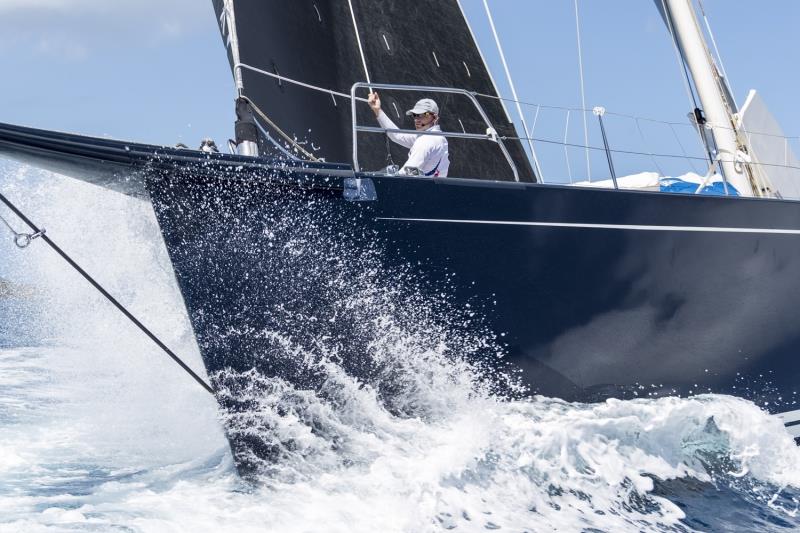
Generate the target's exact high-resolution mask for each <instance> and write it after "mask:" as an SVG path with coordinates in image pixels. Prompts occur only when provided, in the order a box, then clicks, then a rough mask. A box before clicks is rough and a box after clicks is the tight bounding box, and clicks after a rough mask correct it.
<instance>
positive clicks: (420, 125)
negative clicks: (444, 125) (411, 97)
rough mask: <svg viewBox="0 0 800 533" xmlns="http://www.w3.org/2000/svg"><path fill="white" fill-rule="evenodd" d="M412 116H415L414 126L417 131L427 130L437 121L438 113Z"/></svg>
mask: <svg viewBox="0 0 800 533" xmlns="http://www.w3.org/2000/svg"><path fill="white" fill-rule="evenodd" d="M412 116H413V117H414V127H415V128H416V129H417V131H419V130H427V129H428V128H430V127H431V126H432V125H433V123H434V121H436V115H434V114H433V113H430V112H427V113H421V114H419V115H416V114H415V115H412Z"/></svg>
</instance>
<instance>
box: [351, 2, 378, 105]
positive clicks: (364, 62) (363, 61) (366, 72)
mask: <svg viewBox="0 0 800 533" xmlns="http://www.w3.org/2000/svg"><path fill="white" fill-rule="evenodd" d="M347 3H348V5H349V6H350V16H351V17H352V18H353V29H354V30H355V31H356V42H357V43H358V53H359V54H361V64H362V65H363V66H364V75H365V76H366V77H367V83H372V80H371V79H370V77H369V70H368V69H367V58H366V56H364V47H363V46H361V34H360V33H359V31H358V23H357V22H356V12H355V11H354V10H353V0H347ZM370 91H372V89H370Z"/></svg>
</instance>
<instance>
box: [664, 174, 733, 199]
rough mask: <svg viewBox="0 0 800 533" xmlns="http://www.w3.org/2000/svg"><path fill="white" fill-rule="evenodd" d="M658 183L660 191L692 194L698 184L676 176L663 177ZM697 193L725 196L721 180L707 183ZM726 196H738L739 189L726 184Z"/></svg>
mask: <svg viewBox="0 0 800 533" xmlns="http://www.w3.org/2000/svg"><path fill="white" fill-rule="evenodd" d="M658 184H659V188H660V190H661V192H677V193H684V194H694V193H695V191H696V190H697V187H698V186H699V184H698V183H692V182H690V181H683V180H681V179H678V178H664V179H662V180H659V182H658ZM698 194H710V195H713V196H725V184H724V183H723V182H721V181H715V182H712V183H709V184H707V185H706V186H705V187H703V188H702V189H700V192H699V193H698ZM728 196H739V191H737V190H736V189H735V188H734V187H733V185H731V184H730V183H729V184H728Z"/></svg>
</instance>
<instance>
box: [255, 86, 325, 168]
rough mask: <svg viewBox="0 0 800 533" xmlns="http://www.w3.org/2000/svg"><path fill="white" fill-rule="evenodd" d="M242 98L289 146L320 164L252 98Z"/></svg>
mask: <svg viewBox="0 0 800 533" xmlns="http://www.w3.org/2000/svg"><path fill="white" fill-rule="evenodd" d="M240 98H241V99H242V100H244V101H245V102H247V103H248V104H250V107H252V108H253V110H254V111H255V112H256V114H257V115H258V116H259V117H261V119H262V120H263V121H264V122H266V123H267V124H269V125H270V127H272V128H273V129H274V130H275V131H276V132H278V135H280V136H281V137H283V138H284V139H285V140H286V142H288V143H289V144H291V145H292V146H294V147H295V148H296V149H297V150H298V151H299V152H300V153H302V154H303V155H305V156H306V157H307V158H309V159H310V160H311V161H314V162H319V159H317V158H316V157H314V155H313V154H311V153H310V152H309V151H308V150H306V149H305V148H303V147H302V146H300V143H298V142H297V140H295V139H293V138H292V137H290V136H289V135H288V134H287V133H286V132H284V131H283V130H282V129H280V128H279V127H278V125H277V124H275V122H273V121H272V120H271V119H270V118H269V117H268V116H267V114H266V113H264V112H263V111H261V109H260V108H259V107H258V106H257V105H256V103H255V102H253V101H252V100H251V99H250V98H248V97H247V96H244V95H242V96H241V97H240Z"/></svg>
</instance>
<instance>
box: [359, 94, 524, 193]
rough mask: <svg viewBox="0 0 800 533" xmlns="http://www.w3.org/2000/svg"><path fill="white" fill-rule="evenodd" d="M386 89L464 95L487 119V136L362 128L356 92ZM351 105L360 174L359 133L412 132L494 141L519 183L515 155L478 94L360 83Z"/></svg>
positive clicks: (415, 133) (485, 120) (372, 127)
mask: <svg viewBox="0 0 800 533" xmlns="http://www.w3.org/2000/svg"><path fill="white" fill-rule="evenodd" d="M364 88H366V89H370V90H372V89H385V90H397V91H421V92H427V93H448V94H460V95H463V96H466V97H467V98H468V99H469V100H470V101H471V102H472V104H473V105H474V106H475V109H477V110H478V113H479V114H480V116H481V118H482V119H483V121H484V123H485V124H486V128H487V129H486V134H485V135H481V134H479V133H458V132H450V131H417V130H404V129H388V128H379V127H375V126H359V125H358V117H357V114H356V103H357V100H359V99H357V98H356V91H357V90H358V89H364ZM350 102H351V105H352V124H353V169H354V170H355V171H356V172H360V171H361V167H360V166H359V164H358V132H360V131H361V132H366V133H411V134H414V135H435V136H439V137H453V138H458V139H477V140H482V141H492V142H495V143H497V145H498V146H499V147H500V151H501V152H503V156H504V157H505V158H506V162H508V165H509V166H510V167H511V171H512V172H513V173H514V179H515V180H516V181H519V172H518V170H517V165H516V164H514V160H513V159H512V158H511V154H509V153H508V150H507V149H506V145H505V144H504V143H503V140H502V139H501V138H500V137H498V136H497V131H496V130H495V129H494V126H492V122H491V121H490V120H489V116H488V115H487V114H486V112H485V111H484V110H483V107H481V104H480V103H479V102H478V100H477V98H475V95H474V94H473V93H471V92H469V91H467V90H464V89H455V88H451V87H432V86H426V85H398V84H392V83H366V82H357V83H354V84H353V86H352V87H351V89H350Z"/></svg>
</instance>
